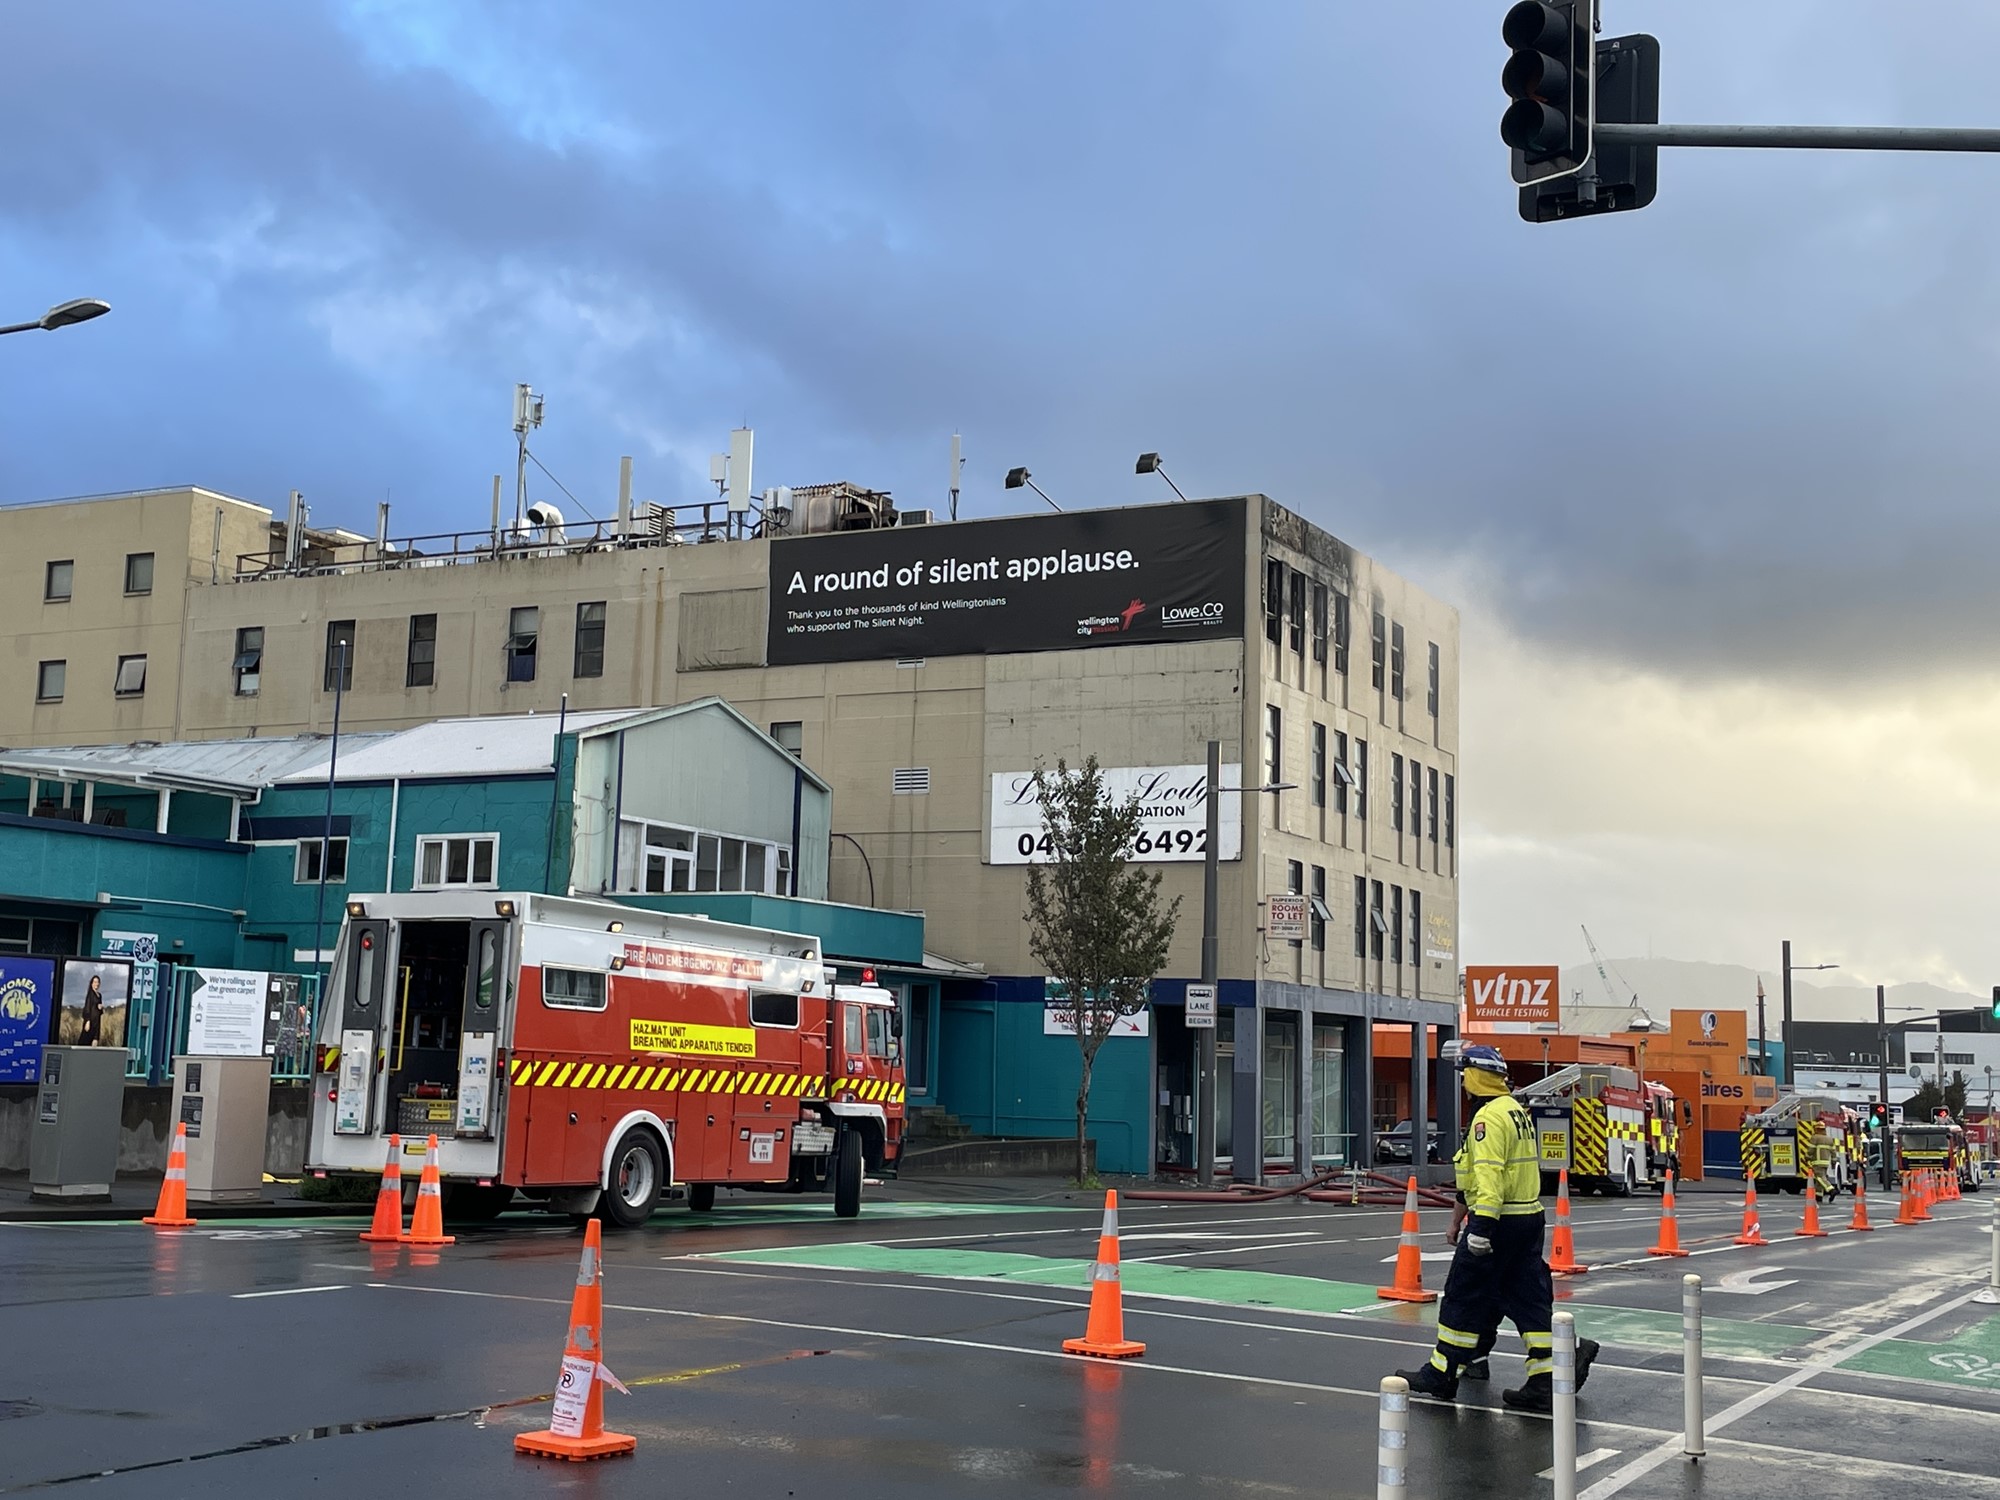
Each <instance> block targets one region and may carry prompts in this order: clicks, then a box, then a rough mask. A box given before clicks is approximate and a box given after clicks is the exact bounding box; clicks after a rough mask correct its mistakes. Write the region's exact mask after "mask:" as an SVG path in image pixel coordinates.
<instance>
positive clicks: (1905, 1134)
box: [1896, 1110, 1981, 1193]
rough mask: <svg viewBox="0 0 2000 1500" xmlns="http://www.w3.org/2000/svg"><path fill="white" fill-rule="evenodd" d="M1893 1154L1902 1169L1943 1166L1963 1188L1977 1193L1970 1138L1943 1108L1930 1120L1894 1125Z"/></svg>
mask: <svg viewBox="0 0 2000 1500" xmlns="http://www.w3.org/2000/svg"><path fill="white" fill-rule="evenodd" d="M1896 1155H1897V1158H1898V1162H1899V1164H1900V1165H1901V1167H1902V1169H1903V1171H1905V1172H1917V1171H1923V1170H1925V1169H1926V1168H1928V1169H1932V1170H1936V1169H1939V1168H1942V1169H1945V1170H1948V1171H1950V1172H1951V1174H1952V1175H1953V1176H1954V1177H1956V1178H1957V1179H1958V1185H1959V1188H1960V1189H1961V1190H1962V1191H1965V1192H1969V1193H1976V1192H1978V1191H1979V1189H1980V1186H1981V1182H1980V1176H1979V1171H1978V1169H1977V1168H1976V1167H1975V1166H1974V1164H1973V1160H1972V1143H1971V1138H1970V1137H1969V1136H1968V1135H1967V1134H1966V1130H1965V1127H1964V1126H1963V1125H1960V1124H1959V1123H1958V1122H1957V1121H1956V1120H1954V1119H1952V1118H1951V1116H1950V1115H1949V1114H1947V1113H1945V1112H1944V1111H1942V1110H1940V1111H1938V1113H1937V1115H1936V1116H1935V1117H1933V1118H1932V1119H1930V1120H1912V1121H1908V1122H1906V1123H1905V1124H1902V1125H1899V1126H1897V1127H1896Z"/></svg>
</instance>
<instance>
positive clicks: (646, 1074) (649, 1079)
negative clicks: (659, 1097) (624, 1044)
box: [631, 1068, 659, 1089]
mask: <svg viewBox="0 0 2000 1500" xmlns="http://www.w3.org/2000/svg"><path fill="white" fill-rule="evenodd" d="M657 1072H659V1069H658V1068H647V1069H646V1070H645V1071H643V1072H642V1073H640V1074H639V1081H638V1082H637V1083H634V1084H632V1085H631V1086H632V1087H633V1088H635V1089H649V1088H651V1087H652V1086H653V1075H654V1074H655V1073H657Z"/></svg>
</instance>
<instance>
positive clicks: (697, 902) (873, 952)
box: [612, 891, 924, 968]
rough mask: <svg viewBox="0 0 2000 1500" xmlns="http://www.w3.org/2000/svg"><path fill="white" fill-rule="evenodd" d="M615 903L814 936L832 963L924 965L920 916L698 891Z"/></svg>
mask: <svg viewBox="0 0 2000 1500" xmlns="http://www.w3.org/2000/svg"><path fill="white" fill-rule="evenodd" d="M612 899H615V900H618V901H622V902H624V903H625V904H626V905H627V906H642V907H645V908H646V909H647V910H649V911H679V912H697V913H699V914H701V915H702V916H706V917H713V918H715V920H716V921H718V922H741V923H743V924H744V925H746V926H749V927H770V928H775V929H776V930H777V931H779V932H806V933H811V934H812V935H813V936H814V937H816V938H818V939H819V940H820V944H821V947H822V950H823V951H824V952H825V954H826V956H827V957H829V958H852V959H858V960H861V961H863V962H866V963H877V964H885V965H886V964H904V965H907V966H910V967H912V968H914V967H917V966H919V965H921V964H922V963H923V961H924V919H923V916H922V915H921V914H920V913H917V912H908V911H876V910H874V909H873V908H870V907H866V906H842V905H840V904H839V903H838V902H833V901H804V900H796V901H795V900H793V899H792V898H791V897H790V896H761V895H757V894H755V893H753V892H739V891H695V892H682V893H680V894H678V895H669V896H659V895H654V896H645V895H635V894H633V893H632V892H629V891H627V892H624V893H622V894H620V895H618V896H616V897H614V898H612Z"/></svg>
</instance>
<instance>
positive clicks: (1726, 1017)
mask: <svg viewBox="0 0 2000 1500" xmlns="http://www.w3.org/2000/svg"><path fill="white" fill-rule="evenodd" d="M1672 1025H1673V1049H1674V1051H1675V1052H1676V1053H1681V1054H1686V1055H1689V1056H1694V1057H1701V1058H1726V1059H1727V1060H1728V1061H1729V1063H1730V1064H1731V1065H1732V1066H1731V1071H1732V1072H1733V1071H1734V1064H1735V1063H1736V1062H1737V1061H1738V1060H1739V1059H1741V1058H1742V1057H1743V1055H1744V1054H1745V1053H1747V1052H1748V1051H1749V1050H1750V1018H1749V1016H1747V1015H1745V1014H1744V1013H1743V1012H1742V1011H1740V1010H1676V1011H1674V1012H1672ZM1704 1066H1707V1064H1706V1063H1704ZM1714 1071H1718V1072H1719V1071H1721V1070H1720V1069H1715V1070H1714Z"/></svg>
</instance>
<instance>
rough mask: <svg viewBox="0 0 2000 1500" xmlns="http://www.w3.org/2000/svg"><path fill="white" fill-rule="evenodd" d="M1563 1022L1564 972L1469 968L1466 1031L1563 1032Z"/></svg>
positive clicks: (1542, 967)
mask: <svg viewBox="0 0 2000 1500" xmlns="http://www.w3.org/2000/svg"><path fill="white" fill-rule="evenodd" d="M1561 1022H1562V970H1561V969H1559V968H1557V967H1556V966H1555V965H1554V964H1528V965H1515V966H1514V967H1512V968H1501V967H1498V966H1495V965H1491V964H1471V965H1468V966H1467V967H1466V970H1465V1026H1466V1030H1468V1031H1497V1032H1504V1033H1512V1034H1519V1033H1522V1032H1537V1031H1560V1030H1561V1029H1562V1026H1561Z"/></svg>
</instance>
